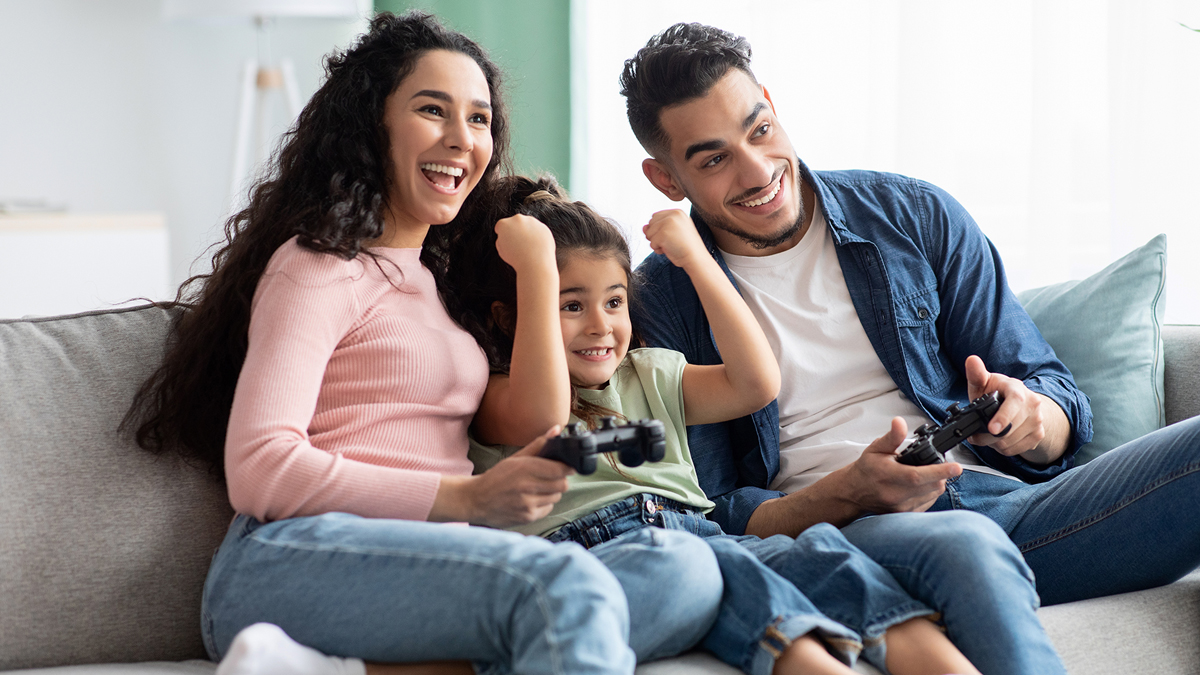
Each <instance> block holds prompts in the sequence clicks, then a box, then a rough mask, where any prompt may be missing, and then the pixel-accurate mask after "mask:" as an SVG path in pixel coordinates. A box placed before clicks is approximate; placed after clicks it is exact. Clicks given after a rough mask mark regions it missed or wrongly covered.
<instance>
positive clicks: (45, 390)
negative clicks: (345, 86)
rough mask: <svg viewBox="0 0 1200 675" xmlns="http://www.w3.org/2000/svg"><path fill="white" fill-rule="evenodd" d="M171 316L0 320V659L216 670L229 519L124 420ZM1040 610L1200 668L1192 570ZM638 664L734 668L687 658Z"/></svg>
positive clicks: (1103, 650) (1086, 667) (1175, 332)
mask: <svg viewBox="0 0 1200 675" xmlns="http://www.w3.org/2000/svg"><path fill="white" fill-rule="evenodd" d="M169 322H170V315H169V314H168V313H167V312H166V311H164V310H161V309H158V308H154V307H141V308H131V309H124V310H115V311H107V312H92V313H85V314H78V315H72V316H67V317H53V318H44V319H28V320H5V321H0V670H3V671H8V670H15V669H45V668H50V669H51V670H38V671H37V672H40V673H60V674H63V675H65V674H66V673H72V674H74V673H78V674H81V675H82V674H92V675H95V674H99V673H145V674H147V675H149V674H158V673H197V674H201V673H204V674H207V673H211V672H212V670H213V668H214V666H213V665H212V664H210V663H208V662H207V661H204V660H203V659H204V649H203V647H202V645H201V640H200V629H199V624H200V622H199V614H200V612H199V607H200V590H201V586H202V583H203V581H204V575H205V572H206V570H207V567H208V562H209V559H210V557H211V555H212V553H213V551H214V549H215V547H216V546H217V544H218V543H219V542H220V540H221V537H222V536H223V534H224V532H225V527H226V525H227V523H228V522H229V519H230V517H231V516H232V513H231V511H230V508H229V504H228V502H227V501H226V497H225V492H224V490H223V488H222V487H221V485H220V483H219V482H218V481H217V480H216V479H215V478H214V477H213V476H211V475H208V474H207V473H206V472H205V471H203V470H200V469H197V468H195V467H192V466H188V465H186V464H184V463H183V462H181V461H180V460H179V459H178V458H177V457H175V456H174V455H162V456H155V455H152V454H150V453H147V452H144V451H142V450H140V449H138V448H137V447H136V446H135V445H134V444H133V443H132V441H131V440H130V439H129V438H128V436H126V435H122V434H120V433H118V431H117V424H118V422H119V421H120V420H121V417H122V415H123V414H124V412H125V409H126V406H127V405H128V404H129V401H130V398H131V396H132V394H133V392H134V390H135V389H136V387H137V386H138V384H139V383H140V382H141V381H142V380H143V378H145V377H146V376H147V375H148V374H149V373H150V372H151V370H152V369H153V368H154V367H155V364H156V363H157V362H158V360H159V359H160V358H161V354H162V349H163V344H164V338H165V336H166V334H167V330H168V325H169ZM1162 335H1163V340H1164V347H1165V351H1164V353H1165V361H1166V371H1165V392H1166V417H1167V422H1168V423H1171V422H1175V421H1177V420H1180V419H1184V418H1187V417H1191V416H1194V415H1196V414H1200V326H1167V327H1166V328H1165V330H1164V331H1163V334H1162ZM1040 616H1041V617H1042V619H1043V621H1044V623H1045V625H1046V628H1047V630H1048V631H1049V632H1050V634H1051V636H1052V638H1053V639H1054V642H1055V644H1056V645H1057V646H1058V648H1059V650H1060V651H1061V653H1062V655H1063V657H1064V658H1065V660H1066V662H1067V665H1068V667H1069V669H1070V670H1071V672H1073V673H1080V674H1094V673H1120V674H1122V675H1129V674H1131V673H1142V672H1145V673H1150V672H1153V673H1156V674H1158V675H1166V674H1169V673H1181V674H1182V673H1196V672H1200V574H1196V573H1193V575H1191V576H1189V577H1187V578H1185V579H1183V580H1181V581H1179V582H1177V583H1175V584H1172V585H1170V586H1167V587H1164V588H1158V589H1152V590H1148V591H1142V592H1139V593H1131V594H1127V595H1123V596H1115V597H1110V598H1102V599H1097V600H1091V601H1086V602H1076V603H1071V604H1068V605H1061V606H1056V607H1047V608H1043V609H1042V610H1041V612H1040ZM87 664H91V665H87ZM104 664H108V665H104ZM862 671H863V672H872V671H870V670H869V669H867V668H863V669H862ZM638 672H639V673H641V674H642V675H668V674H673V673H734V672H736V671H734V670H733V669H731V668H728V667H727V666H725V665H723V664H721V663H718V662H717V661H715V660H713V659H712V658H710V657H708V656H707V655H704V654H699V653H693V654H688V655H686V656H683V657H680V658H676V659H669V660H666V661H660V662H657V663H651V664H645V665H643V666H641V667H640V668H639V669H638Z"/></svg>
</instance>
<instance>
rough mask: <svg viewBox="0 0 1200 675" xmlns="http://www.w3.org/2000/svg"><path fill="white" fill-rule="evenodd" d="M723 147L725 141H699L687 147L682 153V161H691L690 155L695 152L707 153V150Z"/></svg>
mask: <svg viewBox="0 0 1200 675" xmlns="http://www.w3.org/2000/svg"><path fill="white" fill-rule="evenodd" d="M724 146H725V141H722V140H712V141H700V142H699V143H692V144H691V145H689V146H688V147H687V151H686V152H684V153H683V161H685V162H686V161H689V160H691V158H692V155H694V154H696V153H697V152H708V151H709V150H717V149H719V148H722V147H724Z"/></svg>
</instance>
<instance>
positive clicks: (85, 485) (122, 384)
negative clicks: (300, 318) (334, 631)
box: [0, 306, 232, 670]
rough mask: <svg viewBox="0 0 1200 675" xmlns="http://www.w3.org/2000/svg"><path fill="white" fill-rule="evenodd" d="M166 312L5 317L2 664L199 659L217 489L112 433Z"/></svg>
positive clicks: (225, 512)
mask: <svg viewBox="0 0 1200 675" xmlns="http://www.w3.org/2000/svg"><path fill="white" fill-rule="evenodd" d="M171 320H172V315H171V314H170V313H169V312H167V311H165V310H162V309H159V308H156V307H151V306H144V307H140V308H131V309H126V310H115V311H109V312H89V313H86V314H78V315H72V316H65V317H51V318H42V319H29V320H5V321H0V383H2V384H0V429H2V430H3V432H0V528H2V529H0V532H2V535H0V536H2V539H0V541H2V545H0V670H6V669H15V668H28V667H34V666H53V665H60V664H76V663H98V662H100V663H103V662H136V661H155V660H169V661H175V660H180V659H189V658H203V657H204V656H205V653H204V649H203V646H202V644H201V640H200V630H199V626H200V592H201V588H202V586H203V583H204V576H205V574H206V572H207V567H208V562H209V559H210V558H211V556H212V553H213V551H214V550H215V549H216V547H217V546H218V545H219V544H220V541H221V538H222V536H223V535H224V530H225V527H226V525H227V524H228V522H229V520H230V518H231V517H232V512H231V510H230V507H229V504H228V498H227V497H226V495H225V490H224V487H223V486H222V484H221V483H220V482H219V481H218V480H216V479H215V478H213V477H212V476H211V475H209V474H207V473H206V472H204V471H202V470H198V469H196V468H193V467H191V466H188V465H185V464H184V463H183V462H181V461H180V460H179V459H178V457H177V456H176V455H173V454H166V455H162V456H156V455H153V454H151V453H148V452H146V451H144V450H141V449H139V448H138V447H137V446H136V445H135V444H134V443H133V442H132V439H131V438H130V437H129V435H128V434H124V433H120V432H118V430H117V426H118V424H119V423H120V421H121V419H122V417H123V416H124V414H125V411H126V409H127V408H128V407H129V404H130V402H131V400H132V397H133V394H134V392H135V391H136V389H137V387H138V386H139V384H140V383H141V382H142V380H144V379H145V378H146V377H147V376H148V375H149V374H150V373H151V371H152V369H153V368H155V367H156V366H157V364H158V363H159V361H160V360H161V359H162V353H163V347H164V343H165V339H166V336H167V334H168V330H169V327H170V323H171Z"/></svg>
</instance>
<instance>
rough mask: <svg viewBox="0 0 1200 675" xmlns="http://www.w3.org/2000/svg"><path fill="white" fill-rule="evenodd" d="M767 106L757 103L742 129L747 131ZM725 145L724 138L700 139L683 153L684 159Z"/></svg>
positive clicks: (760, 102)
mask: <svg viewBox="0 0 1200 675" xmlns="http://www.w3.org/2000/svg"><path fill="white" fill-rule="evenodd" d="M766 107H767V104H766V103H763V102H762V101H759V102H758V103H755V104H754V109H753V110H751V111H750V114H749V115H746V119H744V120H742V130H743V131H745V130H747V129H749V128H750V127H751V126H752V125H753V124H754V121H755V120H757V119H758V114H759V113H760V112H762V111H763V110H764V109H766ZM724 146H725V141H722V140H711V141H700V142H699V143H692V144H691V145H689V146H688V147H687V150H686V151H685V152H684V153H683V161H685V162H686V161H689V160H690V159H691V158H692V155H695V154H696V153H697V152H708V151H709V150H717V149H720V148H722V147H724Z"/></svg>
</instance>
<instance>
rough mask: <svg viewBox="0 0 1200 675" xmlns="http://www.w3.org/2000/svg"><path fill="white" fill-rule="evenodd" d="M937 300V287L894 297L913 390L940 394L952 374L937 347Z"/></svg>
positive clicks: (897, 321) (948, 364)
mask: <svg viewBox="0 0 1200 675" xmlns="http://www.w3.org/2000/svg"><path fill="white" fill-rule="evenodd" d="M940 313H941V301H940V300H939V298H938V293H937V288H936V287H934V288H925V289H921V290H918V291H915V292H913V293H911V294H909V295H907V296H904V297H900V298H897V300H896V325H897V326H898V327H899V329H900V342H901V344H902V345H903V348H904V360H905V362H906V365H907V366H908V375H909V379H910V380H911V381H912V385H913V388H914V389H917V390H918V391H922V392H924V393H927V394H940V393H941V392H942V391H943V390H944V388H945V387H946V385H948V384H949V383H950V380H951V379H952V378H953V376H954V370H953V368H951V365H950V360H949V359H948V358H946V355H945V353H943V352H942V349H941V340H940V339H939V338H938V326H937V319H938V315H939V314H940Z"/></svg>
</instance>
